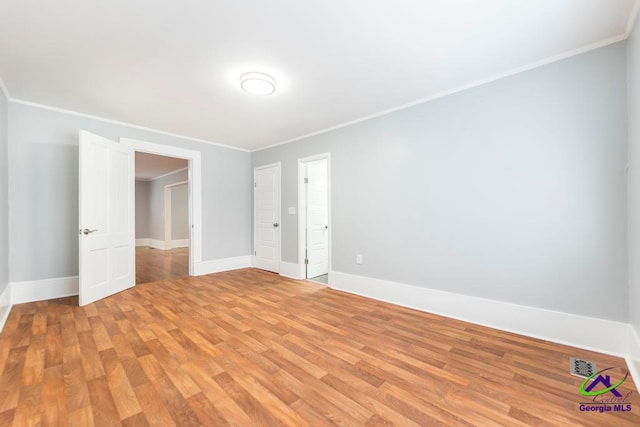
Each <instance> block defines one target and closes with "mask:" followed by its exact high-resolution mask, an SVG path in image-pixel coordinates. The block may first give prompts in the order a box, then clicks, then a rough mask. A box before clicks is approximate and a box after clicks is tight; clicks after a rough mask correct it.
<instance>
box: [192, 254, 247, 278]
mask: <svg viewBox="0 0 640 427" xmlns="http://www.w3.org/2000/svg"><path fill="white" fill-rule="evenodd" d="M249 267H251V255H246V256H238V257H233V258H223V259H214V260H211V261H202V262H198V263H196V265H195V266H194V275H195V276H202V275H204V274H212V273H220V272H223V271H230V270H238V269H240V268H249Z"/></svg>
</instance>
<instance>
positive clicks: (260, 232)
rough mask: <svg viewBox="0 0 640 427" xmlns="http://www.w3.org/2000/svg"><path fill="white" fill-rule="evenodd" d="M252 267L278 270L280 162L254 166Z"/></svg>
mask: <svg viewBox="0 0 640 427" xmlns="http://www.w3.org/2000/svg"><path fill="white" fill-rule="evenodd" d="M254 177H255V181H254V191H255V195H254V201H255V252H254V255H255V266H256V268H261V269H263V270H268V271H273V272H275V273H279V272H280V165H279V164H278V165H275V166H269V167H264V168H259V169H256V170H255V172H254Z"/></svg>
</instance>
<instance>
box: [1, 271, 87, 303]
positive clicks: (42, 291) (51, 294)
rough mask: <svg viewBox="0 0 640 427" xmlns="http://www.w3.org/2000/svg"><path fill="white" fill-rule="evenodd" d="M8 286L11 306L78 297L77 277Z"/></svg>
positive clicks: (14, 283)
mask: <svg viewBox="0 0 640 427" xmlns="http://www.w3.org/2000/svg"><path fill="white" fill-rule="evenodd" d="M9 286H11V304H22V303H25V302H35V301H43V300H48V299H54V298H63V297H69V296H73V295H78V276H73V277H59V278H56V279H44V280H34V281H29V282H13V283H10V284H9Z"/></svg>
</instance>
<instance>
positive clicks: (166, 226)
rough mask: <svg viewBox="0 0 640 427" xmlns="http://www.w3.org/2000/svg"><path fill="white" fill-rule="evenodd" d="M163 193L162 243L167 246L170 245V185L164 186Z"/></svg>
mask: <svg viewBox="0 0 640 427" xmlns="http://www.w3.org/2000/svg"><path fill="white" fill-rule="evenodd" d="M163 193H164V215H163V217H164V244H165V246H166V247H167V248H170V247H171V187H169V186H166V185H165V187H164V190H163Z"/></svg>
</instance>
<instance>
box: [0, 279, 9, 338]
mask: <svg viewBox="0 0 640 427" xmlns="http://www.w3.org/2000/svg"><path fill="white" fill-rule="evenodd" d="M11 306H12V304H11V286H10V285H7V286H6V287H5V288H4V291H3V292H2V294H0V332H2V328H4V324H5V323H6V322H7V319H8V318H9V313H10V312H11Z"/></svg>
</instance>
